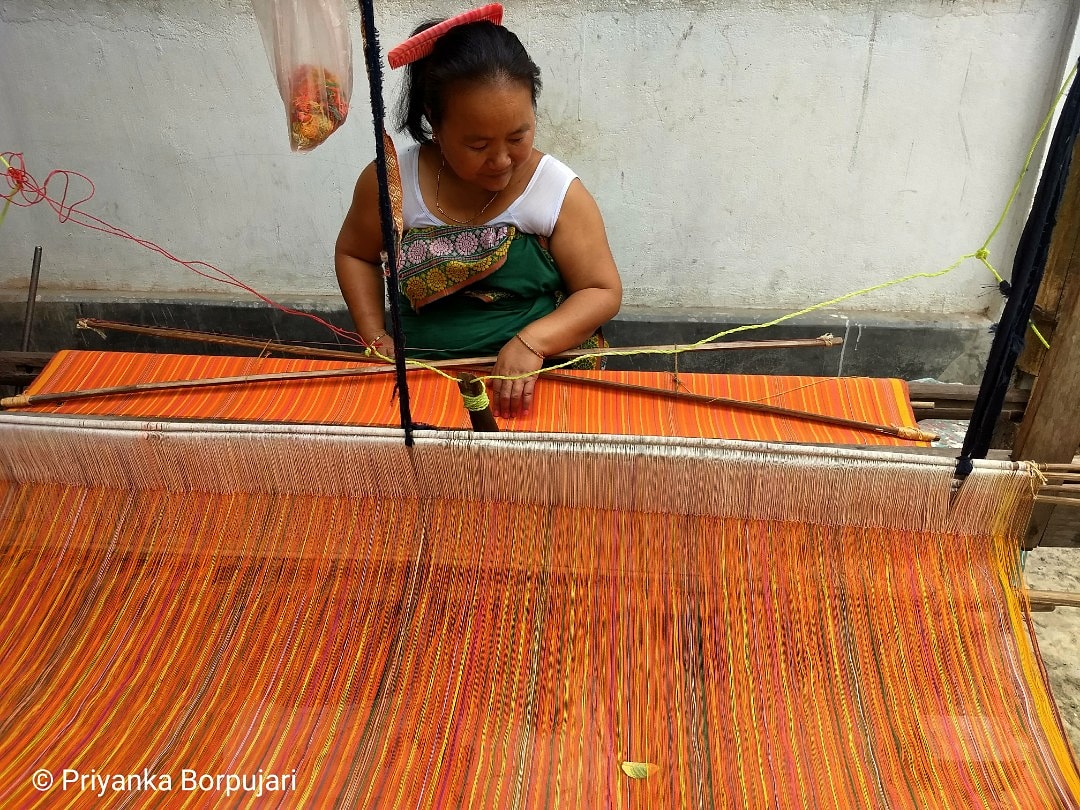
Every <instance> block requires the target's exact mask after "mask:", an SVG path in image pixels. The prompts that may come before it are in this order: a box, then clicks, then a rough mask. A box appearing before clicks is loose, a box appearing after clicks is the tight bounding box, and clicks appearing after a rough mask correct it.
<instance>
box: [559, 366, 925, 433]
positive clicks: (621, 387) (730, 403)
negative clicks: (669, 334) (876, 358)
mask: <svg viewBox="0 0 1080 810" xmlns="http://www.w3.org/2000/svg"><path fill="white" fill-rule="evenodd" d="M545 376H547V377H550V378H552V379H557V380H559V381H560V382H567V383H571V384H574V385H585V386H592V387H595V388H606V389H609V390H615V391H625V392H633V393H641V394H649V395H653V396H660V397H665V398H668V399H677V400H681V401H684V402H694V403H697V404H699V405H715V406H719V407H727V408H735V409H738V410H744V411H755V412H758V413H764V414H768V415H770V416H782V417H784V418H787V419H800V420H803V421H809V422H822V423H825V424H829V425H838V426H840V427H847V428H852V429H854V430H863V431H868V432H870V433H879V434H884V435H886V436H895V437H897V438H901V439H907V440H909V441H920V442H930V441H934V439H936V438H937V436H935V435H934V434H932V433H926V432H924V431H922V430H919V429H918V428H909V427H904V426H902V425H876V424H874V423H872V422H862V421H860V420H858V419H848V418H847V417H843V416H831V415H828V414H818V413H811V412H808V411H798V410H795V409H793V408H783V407H780V406H779V405H766V404H765V403H762V402H746V401H744V400H741V399H728V398H726V397H711V396H705V395H703V394H692V393H688V392H686V391H669V390H666V389H663V388H652V387H650V386H647V385H634V384H632V383H620V382H616V381H614V380H597V379H593V378H590V377H572V376H570V375H569V374H559V373H557V372H548V373H547V374H546V375H545Z"/></svg>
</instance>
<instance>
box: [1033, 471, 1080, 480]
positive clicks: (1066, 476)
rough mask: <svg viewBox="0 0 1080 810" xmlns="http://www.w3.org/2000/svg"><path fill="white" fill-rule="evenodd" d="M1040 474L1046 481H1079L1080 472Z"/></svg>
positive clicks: (1044, 472)
mask: <svg viewBox="0 0 1080 810" xmlns="http://www.w3.org/2000/svg"><path fill="white" fill-rule="evenodd" d="M1042 474H1043V477H1044V478H1045V479H1046V480H1048V481H1080V472H1063V473H1052V472H1046V471H1045V470H1043V471H1042Z"/></svg>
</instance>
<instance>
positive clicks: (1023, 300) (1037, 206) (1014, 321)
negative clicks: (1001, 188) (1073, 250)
mask: <svg viewBox="0 0 1080 810" xmlns="http://www.w3.org/2000/svg"><path fill="white" fill-rule="evenodd" d="M1078 131H1080V81H1076V80H1074V81H1073V83H1072V87H1070V88H1069V94H1068V96H1067V97H1066V99H1065V104H1064V105H1063V106H1062V108H1061V117H1060V118H1059V119H1058V123H1057V126H1056V127H1055V128H1054V135H1053V138H1052V140H1051V142H1050V149H1049V150H1048V152H1047V157H1046V165H1045V167H1044V168H1043V173H1042V177H1040V178H1039V185H1038V188H1037V189H1036V191H1035V199H1034V202H1033V203H1032V206H1031V213H1030V214H1029V215H1028V220H1027V223H1026V224H1025V225H1024V230H1023V233H1022V234H1021V235H1020V241H1019V242H1018V243H1017V246H1016V258H1015V260H1014V261H1013V272H1012V281H1011V288H1010V291H1009V293H1008V295H1009V299H1008V302H1007V303H1006V304H1005V309H1004V311H1003V312H1002V313H1001V320H1000V321H999V322H998V328H997V333H996V334H995V335H994V342H993V343H992V344H991V346H990V357H989V359H988V360H987V363H986V373H985V374H983V379H982V384H981V385H980V387H979V395H978V397H977V398H976V400H975V405H974V408H973V410H972V414H971V421H970V422H968V430H967V434H966V435H965V436H964V446H963V448H962V449H961V451H960V457H959V459H958V463H957V467H956V470H957V473H958V474H960V475H966V474H967V473H968V472H969V471H970V470H971V460H972V459H973V458H985V457H986V453H987V451H988V450H989V449H990V441H991V438H992V437H993V433H994V427H995V426H996V425H997V421H998V418H999V417H1000V416H1001V407H1002V405H1003V404H1004V402H1005V394H1006V392H1007V391H1008V388H1009V382H1010V380H1011V379H1012V373H1013V369H1014V368H1015V367H1016V360H1017V358H1019V356H1020V352H1021V351H1023V348H1024V335H1025V333H1026V332H1027V329H1028V321H1029V320H1030V318H1031V310H1032V309H1033V308H1034V307H1035V298H1036V296H1037V295H1038V293H1039V284H1040V282H1041V281H1042V276H1043V271H1044V270H1045V269H1046V259H1047V256H1048V254H1049V252H1050V237H1051V236H1052V235H1053V232H1054V224H1055V222H1056V221H1057V211H1058V206H1059V204H1060V203H1061V197H1062V195H1063V194H1064V193H1065V181H1066V180H1067V178H1068V176H1069V164H1070V163H1071V161H1072V151H1073V143H1074V141H1075V140H1076V136H1077V132H1078Z"/></svg>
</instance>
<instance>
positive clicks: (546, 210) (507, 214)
mask: <svg viewBox="0 0 1080 810" xmlns="http://www.w3.org/2000/svg"><path fill="white" fill-rule="evenodd" d="M398 167H399V168H400V170H401V185H402V189H401V192H402V193H401V196H402V201H401V209H402V218H403V219H404V223H405V228H406V229H408V228H421V227H425V226H430V225H446V223H445V222H443V221H442V220H441V219H439V218H438V217H436V216H435V215H434V214H432V213H431V211H430V210H428V207H427V205H425V204H424V196H423V195H422V194H421V193H420V144H412V145H411V146H409V147H408V148H406V149H405V150H403V151H402V152H401V153H400V154H399V155H398ZM575 177H577V175H576V174H574V172H573V170H572V169H570V168H569V167H568V166H567V165H566V164H564V163H562V162H561V161H559V160H557V159H556V158H553V157H552V156H551V155H544V156H543V157H541V158H540V162H539V163H538V164H537V166H536V171H535V172H533V176H532V179H531V180H529V185H527V186H526V187H525V190H524V191H523V192H521V195H520V196H519V197H518V198H517V199H516V200H514V201H513V202H512V203H511V204H510V207H509V208H507V209H506V210H505V211H503V212H502V213H501V214H497V215H496V216H494V217H493V218H492V219H490V220H488V221H487V222H485V223H483V224H484V225H513V226H514V227H515V228H517V229H518V230H519V231H521V232H522V233H531V234H535V235H536V236H551V233H552V231H554V230H555V223H556V222H558V220H559V212H560V211H561V210H562V204H563V200H564V199H565V198H566V190H567V189H568V188H570V183H572V182H573V180H574V178H575Z"/></svg>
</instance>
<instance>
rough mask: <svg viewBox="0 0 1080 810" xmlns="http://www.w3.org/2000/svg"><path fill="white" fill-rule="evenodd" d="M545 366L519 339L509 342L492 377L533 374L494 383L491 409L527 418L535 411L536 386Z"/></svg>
mask: <svg viewBox="0 0 1080 810" xmlns="http://www.w3.org/2000/svg"><path fill="white" fill-rule="evenodd" d="M543 364H544V361H543V359H542V358H540V357H538V356H537V355H535V354H533V353H532V352H531V351H529V349H528V348H527V347H526V346H525V344H524V343H522V342H521V341H520V340H518V339H517V338H516V337H513V338H510V340H509V342H508V343H507V344H506V345H505V346H503V347H502V351H500V352H499V357H498V359H497V360H496V361H495V368H494V369H492V372H491V373H492V374H494V375H495V376H502V377H516V376H518V375H519V374H529V375H530V376H528V377H522V378H521V379H517V380H491V395H490V397H489V398H490V400H491V410H492V412H493V413H494V414H495V415H496V416H503V417H510V418H511V419H512V418H513V417H515V416H527V415H528V414H529V413H530V412H531V411H532V403H533V387H534V386H535V385H536V374H533V372H535V371H538V370H539V369H540V367H541V366H542V365H543Z"/></svg>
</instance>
